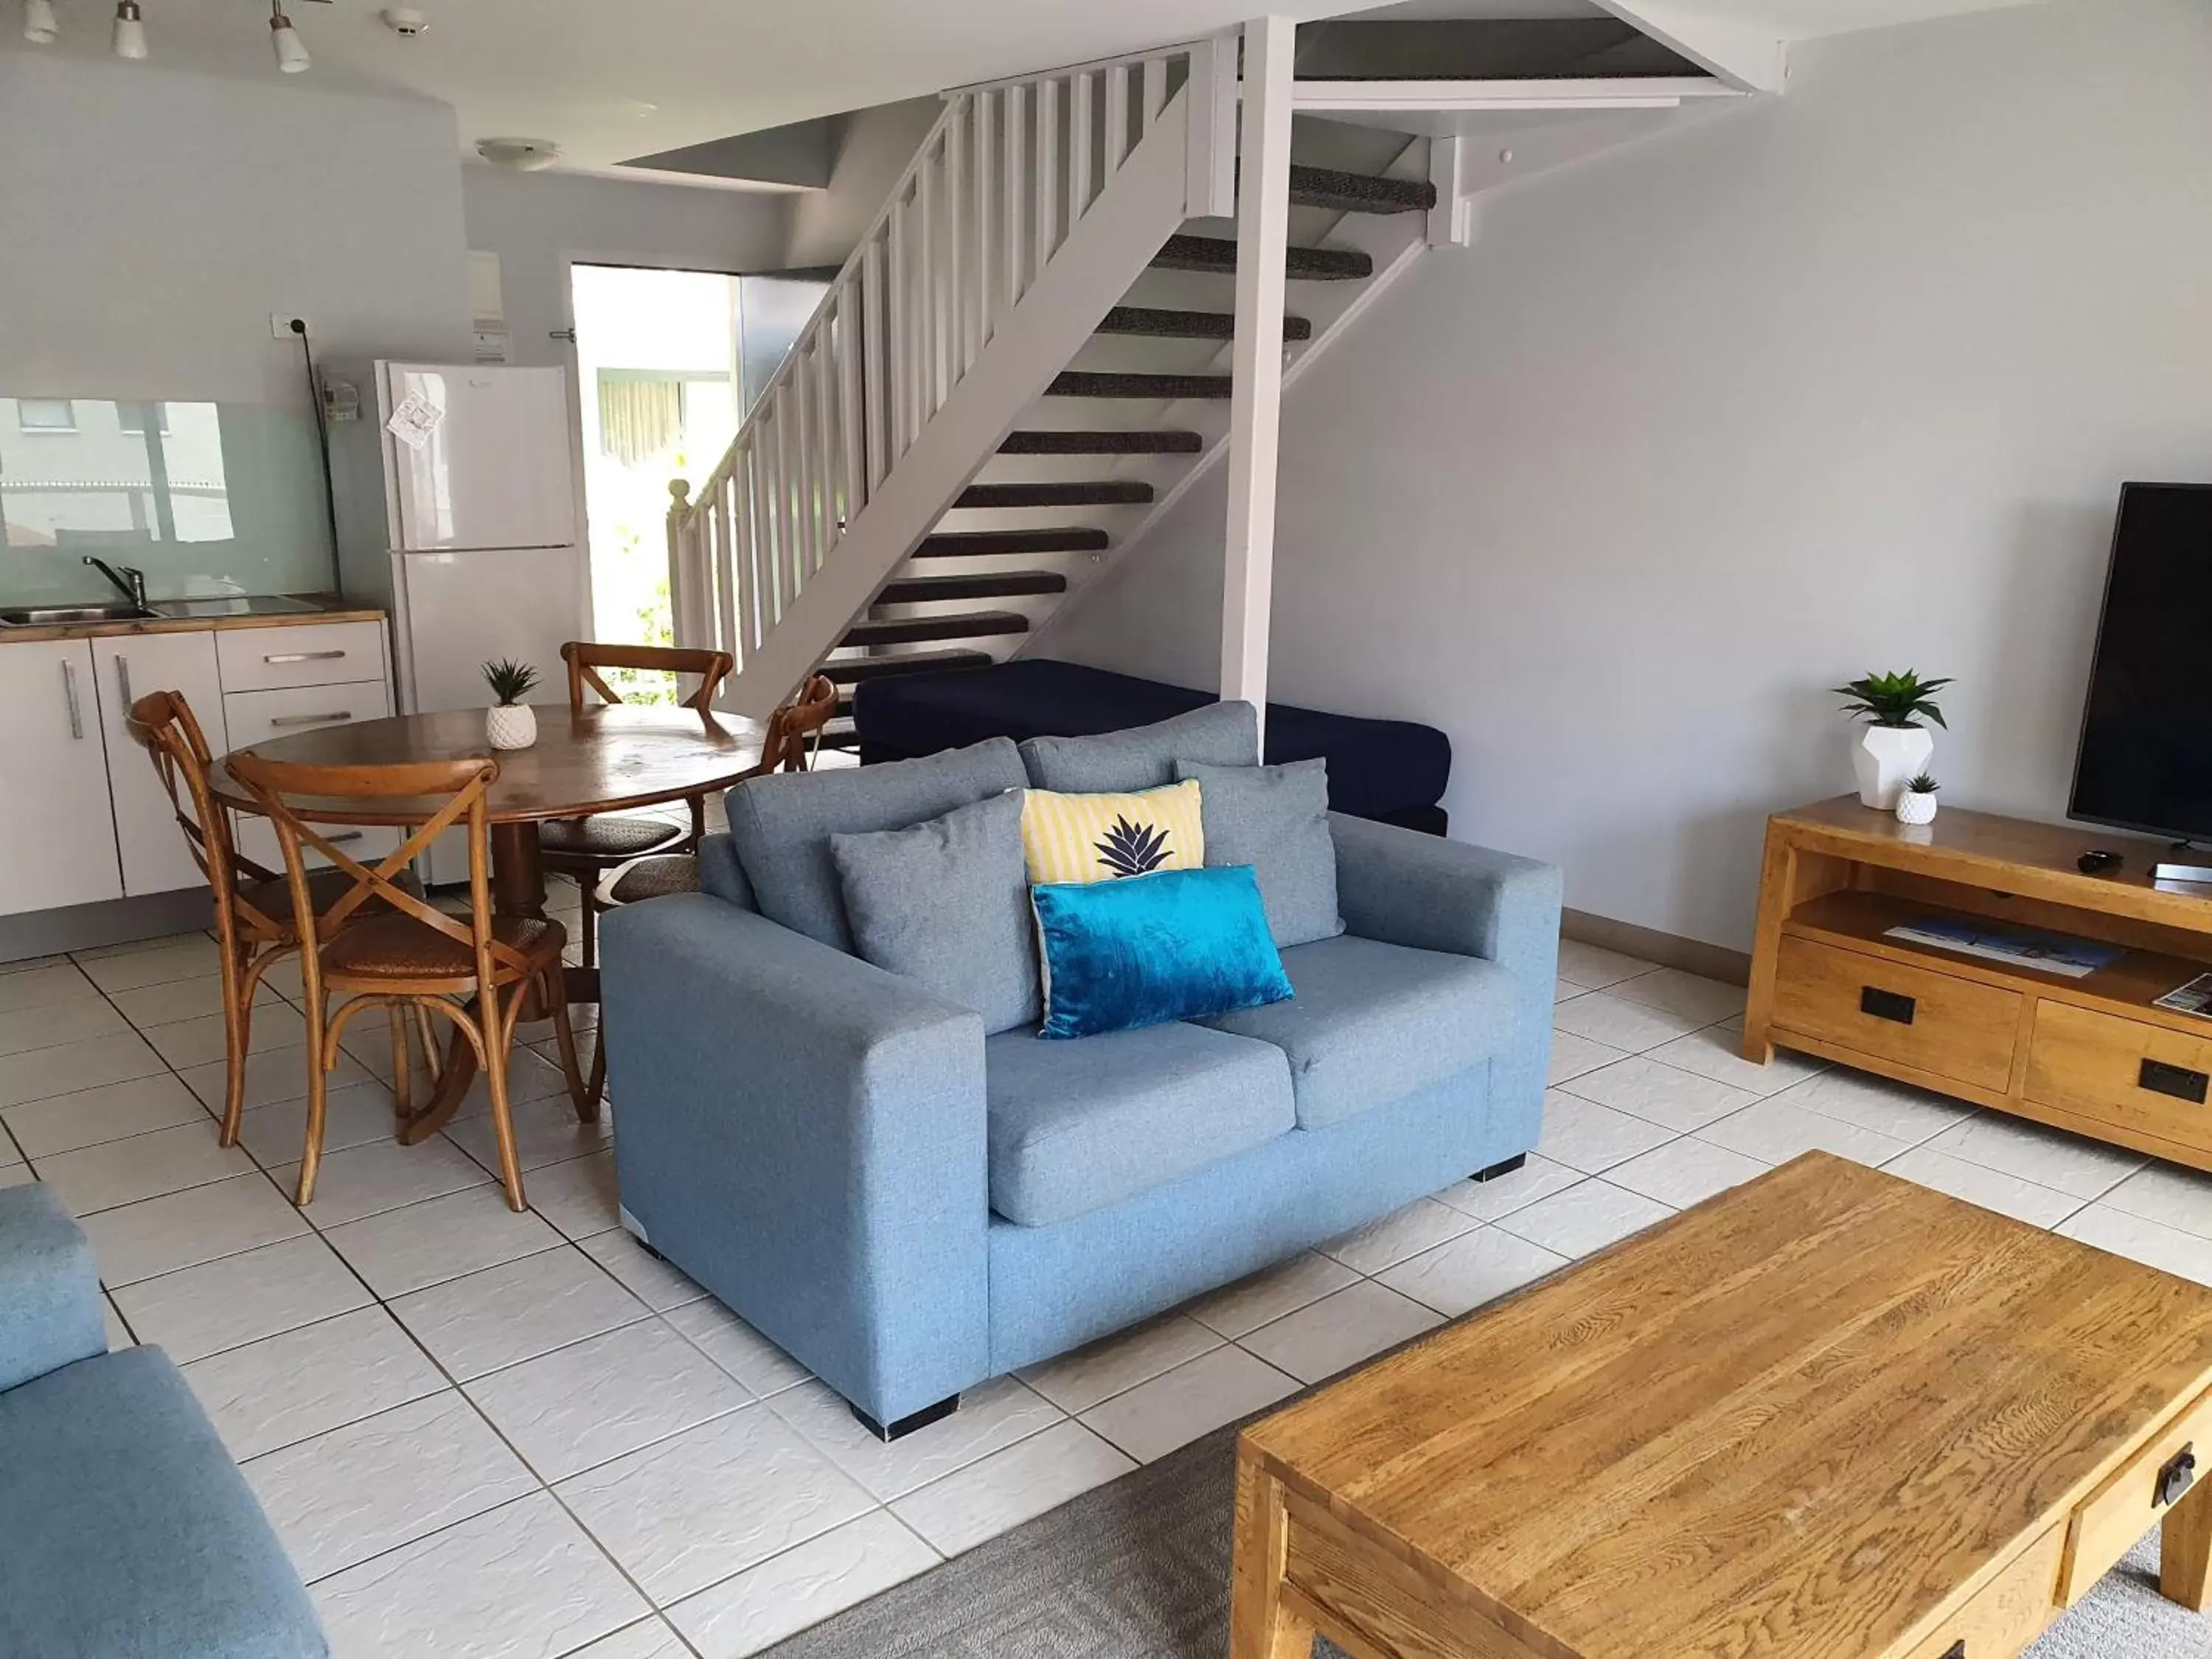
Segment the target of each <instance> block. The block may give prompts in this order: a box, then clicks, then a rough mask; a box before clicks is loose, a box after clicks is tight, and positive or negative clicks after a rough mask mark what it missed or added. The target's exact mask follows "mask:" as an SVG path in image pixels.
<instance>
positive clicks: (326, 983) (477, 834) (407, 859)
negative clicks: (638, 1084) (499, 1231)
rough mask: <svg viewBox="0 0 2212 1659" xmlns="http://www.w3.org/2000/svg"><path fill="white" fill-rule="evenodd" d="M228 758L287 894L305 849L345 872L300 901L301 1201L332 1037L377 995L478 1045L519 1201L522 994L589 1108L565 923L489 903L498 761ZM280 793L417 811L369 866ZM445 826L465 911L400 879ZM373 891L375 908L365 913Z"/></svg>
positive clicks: (303, 882) (311, 1167)
mask: <svg viewBox="0 0 2212 1659" xmlns="http://www.w3.org/2000/svg"><path fill="white" fill-rule="evenodd" d="M229 766H230V771H231V775H232V776H234V778H236V779H237V780H238V781H239V782H240V784H241V785H243V786H244V787H246V790H247V792H248V793H251V794H252V796H253V798H254V799H255V801H256V802H257V803H258V805H260V807H261V809H262V811H264V812H266V813H267V814H268V815H269V817H270V821H271V822H272V823H275V824H276V838H277V841H278V842H279V843H280V844H281V845H282V846H283V849H284V869H285V877H286V879H287V881H288V882H289V884H290V886H291V890H292V892H293V894H294V895H295V902H299V901H301V900H303V899H304V897H305V895H306V893H307V887H308V884H309V881H310V878H309V876H308V873H307V852H308V850H309V849H313V851H315V852H318V853H320V854H323V855H324V856H325V857H326V858H328V859H330V860H331V862H332V863H333V864H334V865H335V866H337V871H338V872H339V873H340V874H341V875H342V877H343V879H344V880H345V882H346V888H345V890H344V891H343V893H341V894H340V895H339V896H337V899H336V900H335V901H334V902H332V903H331V905H330V906H329V908H327V909H325V910H324V911H322V912H320V913H319V914H312V913H307V912H305V911H304V909H303V914H310V921H309V922H308V924H307V926H306V927H303V928H302V929H301V933H302V940H301V943H302V950H301V978H302V979H303V980H304V981H306V983H307V1029H308V1036H309V1040H310V1043H311V1047H312V1054H311V1058H310V1060H309V1065H308V1083H309V1088H308V1093H307V1150H306V1152H305V1155H304V1157H303V1158H302V1159H301V1164H300V1195H299V1201H300V1203H301V1205H303V1206H304V1205H305V1204H307V1202H308V1200H310V1199H312V1198H313V1196H314V1189H315V1174H316V1170H317V1169H318V1167H319V1164H320V1163H321V1159H322V1139H323V1117H324V1112H325V1102H326V1098H327V1084H328V1077H329V1073H330V1072H331V1068H332V1067H334V1066H337V1059H338V1043H339V1040H340V1038H341V1037H343V1036H344V1033H345V1028H346V1026H347V1024H349V1022H350V1021H351V1020H352V1019H353V1018H354V1016H355V1015H356V1014H357V1013H359V1012H361V1011H362V1009H363V1008H365V1007H368V1006H373V1005H376V1004H382V1005H384V1006H387V1007H391V1008H394V1009H398V1008H401V1007H411V1008H414V1009H416V1011H417V1012H420V1013H422V1014H425V1015H428V1014H435V1015H438V1016H439V1017H441V1018H444V1019H447V1020H449V1021H451V1022H452V1023H453V1025H454V1026H455V1027H456V1028H457V1029H458V1030H459V1031H460V1032H461V1034H462V1035H463V1036H465V1038H466V1039H467V1041H468V1043H469V1046H470V1047H471V1048H473V1049H474V1050H475V1051H476V1056H477V1060H478V1062H479V1063H480V1064H481V1065H482V1066H483V1074H484V1078H485V1081H486V1083H487V1085H488V1086H489V1090H490V1093H491V1116H492V1130H493V1133H494V1135H495V1138H496V1139H497V1141H498V1144H499V1165H500V1176H501V1180H502V1181H503V1182H505V1183H506V1187H507V1204H508V1206H510V1207H511V1208H513V1209H515V1210H521V1209H523V1208H525V1207H526V1200H525V1199H524V1196H523V1190H522V1168H521V1164H520V1161H519V1158H518V1157H517V1154H516V1151H515V1140H514V1119H513V1113H512V1112H511V1111H510V1110H509V1108H508V1102H507V1060H508V1056H509V1054H511V1053H512V1051H513V1046H514V1027H515V1024H516V1022H517V1020H518V1019H520V1018H521V1015H522V1011H523V1009H524V1007H525V1006H526V1005H527V1004H529V1003H530V1002H531V1001H532V999H533V998H535V999H537V1000H539V1001H541V1002H542V1003H543V1004H544V1006H545V1007H546V1009H547V1010H548V1012H550V1014H551V1015H552V1018H553V1030H554V1034H555V1036H556V1037H557V1038H558V1039H559V1041H560V1048H561V1065H562V1071H563V1073H565V1074H566V1075H567V1078H568V1092H569V1096H570V1097H571V1098H572V1099H573V1100H574V1103H575V1106H576V1113H577V1115H578V1116H579V1117H580V1118H582V1119H583V1120H585V1121H587V1122H588V1121H591V1119H592V1117H593V1116H595V1115H596V1113H597V1108H596V1106H595V1105H594V1104H593V1103H592V1102H591V1101H589V1100H588V1099H587V1098H586V1096H585V1093H584V1085H583V1079H582V1077H581V1075H580V1073H579V1072H578V1069H577V1065H576V1038H575V1033H574V1030H571V1028H570V1026H569V1024H568V999H567V997H566V995H565V994H563V992H562V980H561V948H562V945H564V944H566V943H567V936H566V934H565V933H563V932H562V927H561V924H560V923H559V922H557V921H547V920H544V919H543V918H540V917H535V916H510V915H496V914H495V913H494V911H493V909H492V904H491V875H490V869H489V849H488V842H487V834H486V832H487V828H488V825H487V821H486V816H485V807H484V794H485V791H486V790H487V789H489V787H490V786H491V782H492V781H493V780H494V779H495V778H496V777H497V776H498V775H499V763H498V762H497V761H495V760H491V759H489V758H469V759H462V760H452V761H420V762H409V763H398V764H393V765H386V766H313V765H301V764H299V763H292V762H283V761H272V760H269V759H266V758H264V757H261V756H258V755H255V754H253V753H252V751H250V750H248V751H245V752H242V753H240V754H236V755H233V756H232V757H230V760H229ZM290 797H323V798H331V797H337V798H341V799H356V800H375V801H387V802H388V801H398V800H407V801H410V802H415V801H419V802H421V803H422V808H423V817H422V820H421V822H420V823H418V824H417V825H416V827H415V828H414V829H411V830H410V833H409V835H408V837H407V839H406V840H405V841H404V842H402V843H401V844H400V846H399V847H398V849H397V850H396V851H394V852H393V853H392V854H390V855H388V856H387V857H386V858H384V859H383V860H380V861H379V862H378V863H377V864H376V865H375V866H373V867H372V866H368V865H365V864H362V862H360V861H359V860H356V859H355V858H354V857H353V856H352V855H351V854H348V853H347V852H346V851H345V850H344V849H343V848H340V847H338V846H336V845H334V844H333V843H332V842H331V840H330V838H329V837H328V836H325V835H324V834H323V832H322V831H321V830H319V829H317V828H316V827H315V826H314V825H313V823H309V822H307V820H306V819H305V818H304V817H301V815H300V813H299V812H298V811H295V810H294V808H293V807H292V806H291V805H289V803H288V798H290ZM410 816H411V814H410ZM447 829H463V830H465V838H466V840H467V842H468V848H469V910H468V915H466V916H465V917H462V916H454V915H448V914H447V913H446V912H445V911H443V910H441V909H439V908H437V907H436V906H435V905H433V904H430V903H428V902H426V901H425V900H424V899H423V898H422V896H421V895H420V894H419V892H417V891H416V890H412V888H411V884H410V883H409V882H408V881H407V880H406V870H407V866H408V865H409V864H410V863H411V862H412V861H413V860H416V859H417V858H419V857H421V856H422V855H423V854H424V853H426V852H427V851H428V848H429V846H430V844H431V842H434V841H435V840H436V839H437V838H438V836H440V835H441V834H443V833H444V832H445V831H446V830H447ZM372 905H374V906H377V907H380V908H378V909H377V910H376V911H375V912H374V914H364V913H365V912H367V911H368V909H369V907H370V906H372ZM332 928H335V929H336V931H335V932H331V931H330V930H331V929H332ZM334 992H335V993H339V994H343V995H344V996H346V997H347V998H348V999H349V1000H347V1001H346V1002H345V1003H344V1004H343V1006H340V1007H339V1008H338V1009H337V1011H336V1012H335V1013H331V1012H329V1010H328V1002H329V999H330V996H331V994H332V993H334ZM465 998H466V999H472V1005H471V1006H464V1003H463V1001H462V999H465Z"/></svg>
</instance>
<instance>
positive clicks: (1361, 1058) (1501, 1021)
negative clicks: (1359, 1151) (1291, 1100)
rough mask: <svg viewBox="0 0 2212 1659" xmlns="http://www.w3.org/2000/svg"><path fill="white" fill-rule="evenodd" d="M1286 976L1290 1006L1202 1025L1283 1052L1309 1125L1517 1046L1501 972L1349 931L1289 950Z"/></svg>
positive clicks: (1302, 1119) (1506, 977)
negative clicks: (1290, 998) (1292, 994)
mask: <svg viewBox="0 0 2212 1659" xmlns="http://www.w3.org/2000/svg"><path fill="white" fill-rule="evenodd" d="M1283 967H1284V969H1285V971H1287V972H1288V973H1289V975H1290V976H1291V988H1292V989H1293V990H1295V991H1296V992H1297V996H1296V997H1295V998H1294V999H1293V1000H1291V1001H1289V1002H1278V1003H1273V1004H1271V1005H1269V1006H1267V1007H1264V1008H1243V1009H1239V1010H1238V1011H1237V1012H1235V1013H1231V1014H1220V1015H1217V1016H1215V1017H1214V1018H1211V1019H1207V1020H1205V1021H1203V1022H1201V1023H1202V1024H1206V1025H1209V1026H1212V1028H1213V1029H1214V1030H1218V1031H1224V1032H1227V1033H1230V1034H1231V1035H1233V1036H1242V1037H1250V1038H1252V1039H1254V1040H1255V1041H1257V1042H1267V1043H1272V1044H1273V1046H1274V1047H1276V1048H1279V1049H1281V1050H1282V1051H1283V1053H1284V1054H1285V1055H1286V1056H1287V1057H1288V1059H1289V1060H1290V1065H1291V1085H1292V1087H1293V1089H1294V1090H1295V1091H1296V1096H1297V1119H1298V1124H1299V1127H1302V1128H1307V1129H1318V1128H1320V1127H1322V1126H1323V1125H1324V1124H1329V1123H1335V1122H1340V1121H1342V1120H1343V1119H1345V1118H1347V1117H1351V1116H1352V1115H1354V1114H1355V1113H1358V1112H1364V1111H1366V1110H1367V1109H1369V1108H1370V1107H1374V1106H1380V1105H1383V1104H1384V1103H1388V1102H1389V1101H1393V1100H1397V1099H1400V1098H1401V1097H1404V1096H1406V1095H1408V1094H1411V1093H1412V1092H1413V1091H1414V1090H1416V1089H1419V1088H1421V1087H1423V1086H1424V1085H1428V1084H1431V1083H1435V1082H1437V1081H1438V1080H1440V1079H1443V1078H1447V1077H1449V1076H1450V1075H1451V1074H1452V1073H1455V1072H1462V1071H1465V1070H1467V1069H1468V1067H1469V1066H1477V1065H1480V1063H1481V1062H1483V1061H1484V1060H1488V1059H1489V1058H1490V1057H1491V1056H1492V1054H1498V1053H1499V1052H1501V1051H1502V1050H1504V1048H1506V1046H1507V1045H1508V1044H1510V1042H1512V1040H1513V1030H1514V1015H1513V976H1512V975H1510V974H1509V973H1507V972H1506V971H1505V969H1503V968H1501V967H1499V966H1498V964H1497V963H1492V962H1485V961H1482V960H1481V959H1480V958H1479V957H1460V956H1449V955H1447V954H1445V953H1444V952H1443V951H1415V950H1410V949H1408V948H1407V946H1405V945H1385V944H1383V942H1382V941H1380V940H1379V939H1358V938H1355V937H1354V936H1353V935H1352V934H1350V933H1346V934H1342V935H1340V936H1339V937H1338V938H1335V939H1316V941H1315V942H1314V943H1312V944H1310V945H1293V946H1291V948H1290V949H1289V950H1287V951H1284V952H1283Z"/></svg>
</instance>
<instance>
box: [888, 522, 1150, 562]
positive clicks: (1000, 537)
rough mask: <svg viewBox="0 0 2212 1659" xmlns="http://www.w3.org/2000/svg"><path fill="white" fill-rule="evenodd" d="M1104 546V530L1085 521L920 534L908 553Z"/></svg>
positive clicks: (981, 553) (956, 555) (935, 555)
mask: <svg viewBox="0 0 2212 1659" xmlns="http://www.w3.org/2000/svg"><path fill="white" fill-rule="evenodd" d="M1106 546H1107V539H1106V532H1104V531H1103V530H1095V529H1092V528H1091V526H1088V525H1065V526H1058V527H1055V528H1052V529H1047V530H953V531H941V532H939V533H938V534H936V535H933V536H925V537H923V538H921V546H919V547H917V548H915V550H914V552H913V554H912V556H913V557H915V558H917V559H964V558H983V557H987V556H991V555H994V554H1000V553H1097V552H1103V550H1105V548H1106Z"/></svg>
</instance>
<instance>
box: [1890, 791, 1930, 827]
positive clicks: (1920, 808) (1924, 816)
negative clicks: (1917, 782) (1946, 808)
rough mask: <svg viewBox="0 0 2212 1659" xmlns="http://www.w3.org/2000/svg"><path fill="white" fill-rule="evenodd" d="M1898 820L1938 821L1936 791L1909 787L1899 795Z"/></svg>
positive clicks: (1908, 821) (1915, 821) (1900, 821)
mask: <svg viewBox="0 0 2212 1659" xmlns="http://www.w3.org/2000/svg"><path fill="white" fill-rule="evenodd" d="M1897 821H1898V822H1899V823H1935V822H1936V792H1935V791H1934V790H1933V789H1913V788H1911V787H1907V788H1905V789H1903V790H1901V791H1899V793H1898V797H1897Z"/></svg>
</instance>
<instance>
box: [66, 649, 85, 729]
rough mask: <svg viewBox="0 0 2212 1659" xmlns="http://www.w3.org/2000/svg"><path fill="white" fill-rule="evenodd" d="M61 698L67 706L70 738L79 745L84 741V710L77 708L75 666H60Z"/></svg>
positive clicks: (69, 664)
mask: <svg viewBox="0 0 2212 1659" xmlns="http://www.w3.org/2000/svg"><path fill="white" fill-rule="evenodd" d="M62 698H63V700H64V702H67V703H68V704H69V721H70V736H71V737H72V738H76V740H77V741H78V742H79V743H82V742H83V741H84V710H83V709H82V708H79V707H78V706H77V701H76V664H74V663H66V662H65V663H64V664H63V665H62Z"/></svg>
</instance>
